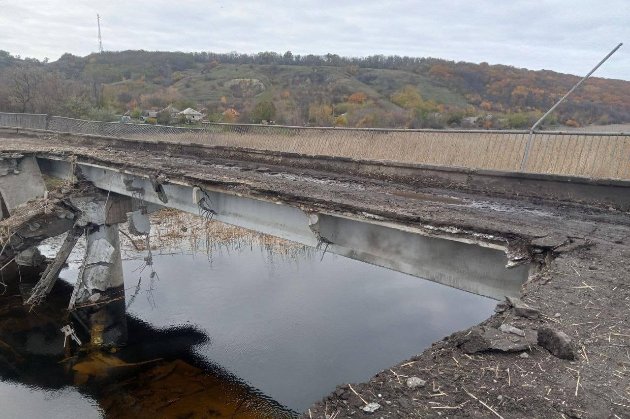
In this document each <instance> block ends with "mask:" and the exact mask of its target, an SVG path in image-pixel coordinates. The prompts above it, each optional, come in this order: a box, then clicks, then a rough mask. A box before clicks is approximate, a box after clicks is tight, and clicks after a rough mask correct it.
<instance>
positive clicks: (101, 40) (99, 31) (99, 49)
mask: <svg viewBox="0 0 630 419" xmlns="http://www.w3.org/2000/svg"><path fill="white" fill-rule="evenodd" d="M96 23H97V25H98V52H100V53H101V54H102V53H103V38H101V16H99V14H98V13H97V14H96Z"/></svg>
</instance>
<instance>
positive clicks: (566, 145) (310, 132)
mask: <svg viewBox="0 0 630 419" xmlns="http://www.w3.org/2000/svg"><path fill="white" fill-rule="evenodd" d="M0 127H11V128H26V129H44V130H49V131H55V132H60V133H73V134H88V135H99V136H108V137H118V138H130V139H150V140H156V141H167V142H181V143H193V144H205V145H221V146H234V147H244V148H251V149H258V150H272V151H284V152H293V153H300V154H306V155H327V156H336V157H347V158H354V159H364V160H385V161H393V162H398V163H415V164H429V165H436V166H450V167H465V168H473V169H490V170H502V171H514V172H530V173H546V174H563V175H574V176H585V177H591V178H597V179H602V178H611V179H626V180H630V134H629V133H596V132H588V133H587V132H574V131H572V132H557V131H554V132H552V131H537V132H534V133H533V134H532V141H531V147H530V150H529V155H528V158H527V160H526V161H525V165H524V166H523V169H521V163H522V161H523V156H525V149H526V144H527V142H528V138H529V131H527V130H522V131H520V130H511V131H485V130H424V129H423V130H406V129H387V128H329V127H325V128H324V127H296V126H280V125H252V124H224V123H205V124H203V126H202V127H172V126H162V125H151V124H131V123H119V122H100V121H87V120H81V119H73V118H65V117H59V116H49V117H47V116H46V115H37V114H9V113H0Z"/></svg>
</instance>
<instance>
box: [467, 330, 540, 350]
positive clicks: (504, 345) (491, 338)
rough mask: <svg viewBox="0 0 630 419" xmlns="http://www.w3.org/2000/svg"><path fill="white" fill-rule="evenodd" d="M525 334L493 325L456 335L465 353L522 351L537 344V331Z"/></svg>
mask: <svg viewBox="0 0 630 419" xmlns="http://www.w3.org/2000/svg"><path fill="white" fill-rule="evenodd" d="M524 334H525V336H515V335H512V334H507V333H503V332H501V331H499V330H497V329H495V328H492V327H476V328H473V329H472V330H471V331H470V332H469V333H467V334H460V335H458V336H457V335H456V337H455V342H456V345H457V346H458V347H459V348H460V349H461V350H462V351H464V352H465V353H467V354H473V353H478V352H488V351H496V352H521V351H526V350H529V348H530V347H531V346H532V345H535V344H536V332H534V331H526V332H525V333H524Z"/></svg>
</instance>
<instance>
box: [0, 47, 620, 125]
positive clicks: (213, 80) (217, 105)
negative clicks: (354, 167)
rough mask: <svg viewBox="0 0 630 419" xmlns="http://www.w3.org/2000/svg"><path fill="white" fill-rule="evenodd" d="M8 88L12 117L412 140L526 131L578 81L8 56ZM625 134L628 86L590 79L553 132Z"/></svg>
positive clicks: (448, 69)
mask: <svg viewBox="0 0 630 419" xmlns="http://www.w3.org/2000/svg"><path fill="white" fill-rule="evenodd" d="M21 74H27V76H28V77H30V78H31V79H33V83H31V85H30V87H27V85H28V84H29V83H28V81H27V80H21V84H20V75H21ZM0 76H1V77H0V110H5V111H6V110H10V111H22V110H24V111H36V112H46V113H63V114H66V115H70V116H77V117H93V118H100V119H103V118H111V115H112V114H113V113H123V112H126V111H132V112H135V114H138V113H139V112H140V111H141V110H146V109H156V110H159V109H162V108H164V107H166V106H167V105H173V106H175V107H176V108H178V109H184V108H187V107H193V108H196V109H203V110H204V112H205V113H206V114H207V115H208V118H209V119H210V120H215V121H229V122H236V121H238V122H248V123H249V122H260V121H262V120H273V121H275V122H276V123H283V124H293V125H304V124H312V125H344V126H380V127H410V128H412V127H436V128H438V127H446V126H452V127H459V126H469V127H481V128H523V127H527V126H530V125H531V124H532V123H533V122H534V121H535V120H536V119H537V118H538V117H539V116H540V115H542V113H543V112H544V111H545V110H546V109H548V108H549V107H550V106H551V105H552V104H553V103H554V102H555V101H556V100H557V99H558V98H559V97H561V96H562V95H563V94H564V93H565V92H566V91H567V90H568V89H569V88H570V87H571V86H572V85H573V84H574V83H575V82H577V81H578V80H579V77H578V76H573V75H567V74H561V73H555V72H552V71H531V70H526V69H518V68H514V67H509V66H504V65H488V64H486V63H481V64H472V63H465V62H452V61H446V60H440V59H433V58H411V57H397V56H389V57H386V56H372V57H365V58H344V57H339V56H337V55H334V54H327V55H325V56H315V55H306V56H299V55H293V54H291V53H290V52H287V53H285V54H282V55H281V54H276V53H272V52H264V53H259V54H254V55H247V54H237V53H230V54H214V53H180V52H148V51H122V52H106V53H103V54H92V55H89V56H86V57H77V56H73V55H70V54H65V55H63V56H62V57H61V58H60V59H59V60H57V61H56V62H52V63H41V62H37V61H33V60H28V61H25V60H21V59H18V58H16V57H12V56H10V55H9V54H8V53H5V52H2V51H0ZM28 77H27V78H28ZM16 80H17V82H16ZM20 86H21V87H22V88H21V89H20ZM28 88H30V89H32V90H33V91H32V92H26V93H28V94H31V95H32V96H33V97H32V98H30V99H29V98H28V97H25V96H28V94H25V91H26V90H27V89H28ZM20 90H22V91H20ZM627 122H630V82H628V81H623V80H610V79H601V78H593V79H591V80H589V81H588V82H587V83H586V84H585V85H583V86H582V87H581V88H580V89H578V90H577V91H576V92H575V94H574V95H573V96H572V97H571V98H570V99H569V100H568V101H567V103H565V104H563V105H561V106H560V107H559V108H558V110H557V112H556V113H555V114H554V117H553V118H552V119H551V120H550V121H549V122H548V123H550V124H566V125H569V126H581V125H589V124H614V123H627Z"/></svg>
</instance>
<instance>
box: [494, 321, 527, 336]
mask: <svg viewBox="0 0 630 419" xmlns="http://www.w3.org/2000/svg"><path fill="white" fill-rule="evenodd" d="M499 330H500V331H502V332H503V333H512V334H515V335H518V336H521V337H525V331H523V330H521V329H519V328H516V327H514V326H512V325H510V324H507V323H503V324H502V325H501V326H499Z"/></svg>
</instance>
